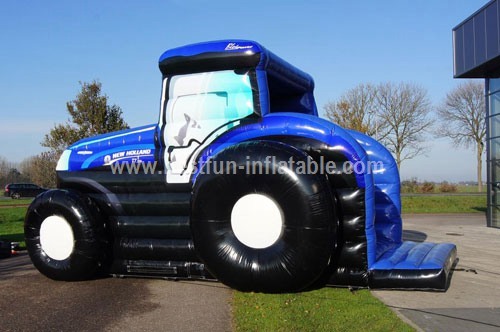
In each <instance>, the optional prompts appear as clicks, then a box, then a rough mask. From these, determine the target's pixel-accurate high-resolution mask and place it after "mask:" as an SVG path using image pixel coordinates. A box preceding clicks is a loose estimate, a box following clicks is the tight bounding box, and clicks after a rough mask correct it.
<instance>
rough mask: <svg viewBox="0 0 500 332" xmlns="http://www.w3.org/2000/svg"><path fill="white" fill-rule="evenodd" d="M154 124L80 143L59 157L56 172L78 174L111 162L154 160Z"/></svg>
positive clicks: (91, 138)
mask: <svg viewBox="0 0 500 332" xmlns="http://www.w3.org/2000/svg"><path fill="white" fill-rule="evenodd" d="M156 130H157V126H156V125H149V126H142V127H138V128H133V129H127V130H122V131H118V132H113V133H108V134H104V135H99V136H95V137H90V138H86V139H83V140H80V141H78V142H76V143H75V144H73V145H72V146H70V147H69V148H68V149H67V150H66V151H65V152H64V153H63V156H62V157H61V159H60V161H59V163H58V167H57V170H58V171H80V170H85V169H90V168H95V167H101V166H107V165H111V164H114V163H123V162H127V163H141V162H154V161H155V145H154V135H155V132H156Z"/></svg>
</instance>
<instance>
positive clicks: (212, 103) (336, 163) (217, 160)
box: [25, 40, 456, 292]
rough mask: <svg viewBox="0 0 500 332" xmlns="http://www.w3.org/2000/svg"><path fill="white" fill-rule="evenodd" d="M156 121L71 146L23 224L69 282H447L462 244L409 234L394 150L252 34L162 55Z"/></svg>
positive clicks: (251, 286)
mask: <svg viewBox="0 0 500 332" xmlns="http://www.w3.org/2000/svg"><path fill="white" fill-rule="evenodd" d="M159 67H160V71H161V73H162V77H163V78H162V98H161V109H160V116H159V118H158V122H157V123H153V124H151V125H147V126H143V127H139V128H134V129H129V130H124V131H119V132H115V133H109V134H105V135H101V136H96V137H92V138H88V139H84V140H81V141H78V142H76V143H74V144H73V145H72V146H70V147H68V148H67V150H65V151H64V153H63V154H62V156H61V157H60V160H59V162H58V165H57V176H58V189H55V190H50V191H47V192H45V193H43V194H41V195H39V196H38V197H37V198H36V199H35V200H34V201H33V203H32V204H31V206H30V207H29V210H28V212H27V214H26V220H25V237H26V244H27V247H28V251H29V254H30V257H31V259H32V261H33V263H34V265H35V266H36V267H37V268H38V270H39V271H40V272H41V273H43V274H44V275H46V276H47V277H49V278H53V279H57V280H82V279H88V278H95V277H97V276H99V275H102V274H110V275H113V276H148V277H160V278H171V279H208V280H219V281H221V282H222V283H224V284H226V285H228V286H230V287H233V288H235V289H238V290H242V291H258V292H290V291H300V290H303V289H307V288H309V287H311V286H314V287H318V285H320V286H321V285H339V286H355V287H372V288H406V289H433V290H445V289H446V288H447V286H448V283H449V278H450V270H451V268H452V265H453V263H454V262H455V259H456V248H455V246H454V245H453V244H449V243H447V244H434V243H415V242H403V241H402V223H401V202H400V192H399V189H400V187H399V185H400V182H399V174H398V170H397V167H396V164H395V162H394V159H393V157H392V156H391V154H390V153H389V152H388V150H387V149H385V148H384V147H383V146H382V145H381V144H380V143H379V142H377V141H376V140H374V139H373V138H371V137H368V136H366V135H364V134H361V133H358V132H355V131H352V130H347V129H344V128H341V127H339V126H337V125H335V124H333V123H331V122H329V121H326V120H323V119H320V118H319V117H318V111H317V109H316V104H315V101H314V96H313V89H314V82H313V79H312V78H311V77H310V76H309V75H308V74H306V73H304V72H302V71H300V70H299V69H297V68H295V67H294V66H292V65H290V64H289V63H287V62H285V61H284V60H283V59H281V58H279V57H277V56H276V55H275V54H273V53H271V52H269V51H268V50H267V49H265V48H264V47H262V46H261V45H259V44H258V43H255V42H252V41H243V40H228V41H216V42H207V43H200V44H195V45H189V46H184V47H180V48H176V49H172V50H169V51H167V52H165V53H164V54H163V55H162V56H161V57H160V60H159Z"/></svg>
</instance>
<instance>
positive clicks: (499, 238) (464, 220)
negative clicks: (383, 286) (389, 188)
mask: <svg viewBox="0 0 500 332" xmlns="http://www.w3.org/2000/svg"><path fill="white" fill-rule="evenodd" d="M403 229H404V230H405V231H404V237H405V239H406V240H413V241H431V242H433V241H435V242H453V243H455V244H456V245H457V250H458V257H459V262H458V264H457V266H456V267H455V271H454V273H453V276H452V279H451V285H450V287H449V289H448V291H447V292H446V293H439V292H408V291H373V292H372V293H373V294H374V295H376V296H378V297H379V298H380V299H381V300H382V301H383V302H384V303H386V304H387V305H389V306H390V307H391V308H392V309H394V310H395V311H396V312H397V313H399V314H400V315H402V316H403V317H405V318H406V319H409V320H410V321H411V322H413V323H414V324H416V325H417V326H418V327H419V328H421V329H422V330H423V331H500V229H494V228H488V227H486V219H485V216H484V214H479V213H476V214H463V215H405V216H403Z"/></svg>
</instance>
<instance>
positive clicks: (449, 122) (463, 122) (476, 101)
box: [436, 81, 486, 192]
mask: <svg viewBox="0 0 500 332" xmlns="http://www.w3.org/2000/svg"><path fill="white" fill-rule="evenodd" d="M437 113H438V115H439V118H440V121H441V123H442V125H441V126H440V127H439V129H438V130H437V132H436V134H437V136H439V137H449V138H450V139H451V140H452V141H453V144H454V145H455V146H464V147H466V148H470V147H471V146H473V147H474V148H475V149H476V158H477V183H478V188H477V190H478V191H479V192H480V191H482V190H483V184H482V182H483V181H482V174H481V169H482V164H483V152H484V140H485V137H486V121H485V116H486V110H485V97H484V86H483V84H482V83H480V82H475V81H468V82H465V83H462V84H459V85H458V86H457V87H456V88H454V89H453V90H452V91H451V92H449V93H448V94H447V95H446V98H445V100H444V102H443V103H442V104H441V106H439V107H438V110H437Z"/></svg>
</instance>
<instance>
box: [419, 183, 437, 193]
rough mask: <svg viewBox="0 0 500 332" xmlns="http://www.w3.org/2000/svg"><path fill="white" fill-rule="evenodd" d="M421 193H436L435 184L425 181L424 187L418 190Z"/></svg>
mask: <svg viewBox="0 0 500 332" xmlns="http://www.w3.org/2000/svg"><path fill="white" fill-rule="evenodd" d="M418 189H419V190H418V191H420V192H421V193H423V194H428V193H433V192H434V183H432V182H429V181H425V182H424V183H422V185H421V186H420V187H419V188H418Z"/></svg>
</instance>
